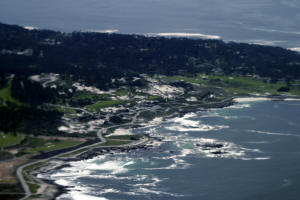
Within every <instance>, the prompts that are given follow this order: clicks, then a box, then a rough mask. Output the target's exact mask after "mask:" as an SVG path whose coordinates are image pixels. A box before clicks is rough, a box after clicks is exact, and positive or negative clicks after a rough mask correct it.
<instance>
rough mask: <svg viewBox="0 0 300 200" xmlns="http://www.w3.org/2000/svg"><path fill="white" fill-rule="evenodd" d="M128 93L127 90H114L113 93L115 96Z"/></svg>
mask: <svg viewBox="0 0 300 200" xmlns="http://www.w3.org/2000/svg"><path fill="white" fill-rule="evenodd" d="M128 94H129V91H128V90H118V91H116V92H115V95H117V96H125V95H128Z"/></svg>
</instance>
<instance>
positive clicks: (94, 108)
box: [86, 100, 125, 112]
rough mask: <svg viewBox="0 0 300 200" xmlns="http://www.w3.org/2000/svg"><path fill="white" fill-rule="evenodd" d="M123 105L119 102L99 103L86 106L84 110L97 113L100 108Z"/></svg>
mask: <svg viewBox="0 0 300 200" xmlns="http://www.w3.org/2000/svg"><path fill="white" fill-rule="evenodd" d="M123 103H125V101H121V100H109V101H99V102H97V103H95V104H92V105H88V106H86V108H87V109H88V110H90V111H92V112H98V111H99V109H101V108H107V107H113V106H117V105H120V104H123Z"/></svg>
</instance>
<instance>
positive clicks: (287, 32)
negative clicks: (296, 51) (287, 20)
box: [252, 28, 300, 35]
mask: <svg viewBox="0 0 300 200" xmlns="http://www.w3.org/2000/svg"><path fill="white" fill-rule="evenodd" d="M252 30H256V31H263V32H271V33H285V34H295V35H300V32H299V31H285V30H277V29H266V28H252Z"/></svg>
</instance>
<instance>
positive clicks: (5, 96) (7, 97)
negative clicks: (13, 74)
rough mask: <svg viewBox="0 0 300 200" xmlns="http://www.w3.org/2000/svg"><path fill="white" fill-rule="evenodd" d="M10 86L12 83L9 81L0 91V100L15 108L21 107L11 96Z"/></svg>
mask: <svg viewBox="0 0 300 200" xmlns="http://www.w3.org/2000/svg"><path fill="white" fill-rule="evenodd" d="M11 84H12V83H11V81H10V82H9V83H8V84H7V86H6V87H4V88H2V89H0V99H2V100H3V101H4V102H10V103H13V104H16V105H17V106H21V105H23V104H22V103H21V102H20V101H18V100H17V99H15V98H13V97H12V96H11Z"/></svg>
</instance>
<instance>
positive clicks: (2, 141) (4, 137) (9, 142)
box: [0, 133, 25, 149]
mask: <svg viewBox="0 0 300 200" xmlns="http://www.w3.org/2000/svg"><path fill="white" fill-rule="evenodd" d="M24 138H25V136H24V135H23V134H12V133H2V134H0V148H1V149H2V148H7V147H11V146H15V145H18V144H20V143H21V142H22V141H23V140H24Z"/></svg>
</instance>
